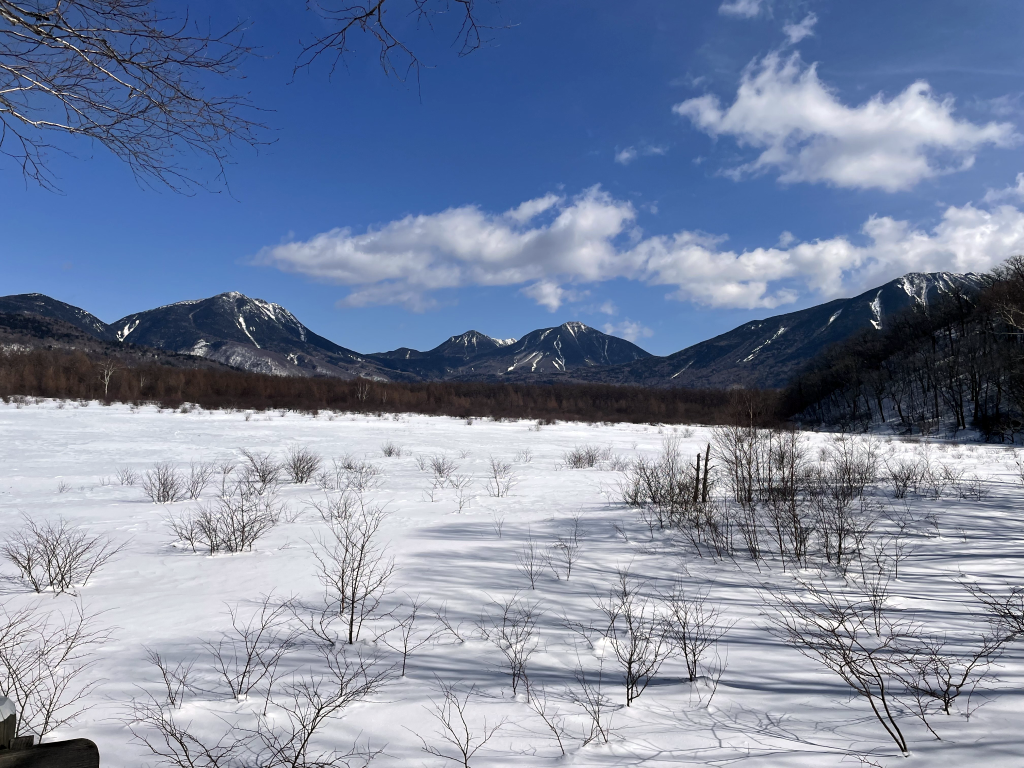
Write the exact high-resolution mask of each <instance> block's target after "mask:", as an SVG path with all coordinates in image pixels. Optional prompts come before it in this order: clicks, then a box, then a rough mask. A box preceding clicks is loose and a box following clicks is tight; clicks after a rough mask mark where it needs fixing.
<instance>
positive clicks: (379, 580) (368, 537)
mask: <svg viewBox="0 0 1024 768" xmlns="http://www.w3.org/2000/svg"><path fill="white" fill-rule="evenodd" d="M350 510H351V511H350V513H349V514H348V515H347V516H344V517H340V516H339V517H333V516H332V517H331V519H330V520H329V521H328V533H327V534H326V535H319V536H317V546H316V547H314V549H313V555H314V557H315V558H316V561H317V575H318V576H319V578H320V582H321V583H322V584H323V585H324V589H325V591H326V595H325V605H324V608H323V610H322V611H321V617H322V618H321V619H320V627H322V628H323V629H324V630H325V631H329V623H330V622H331V621H333V620H340V621H341V623H342V624H343V626H344V627H345V633H344V634H345V640H346V642H347V643H348V644H349V645H351V644H353V643H354V642H355V641H356V640H358V639H359V632H360V630H361V629H362V626H363V623H364V622H365V621H366V620H367V619H368V618H370V617H371V616H372V615H374V614H375V613H376V611H377V609H378V607H379V606H380V603H381V601H382V600H383V599H384V597H385V595H386V594H387V590H388V581H389V580H390V579H391V575H392V574H393V573H394V570H395V561H394V558H391V557H388V555H387V550H386V548H385V547H384V546H383V545H381V544H380V543H379V542H378V540H377V539H378V533H379V531H380V526H381V524H382V523H383V522H384V519H385V518H386V516H387V513H386V511H385V510H384V508H383V507H380V506H370V505H367V504H365V503H364V501H363V499H362V498H361V497H360V498H358V499H357V501H356V502H355V503H353V504H352V505H351V506H350ZM328 637H329V635H328Z"/></svg>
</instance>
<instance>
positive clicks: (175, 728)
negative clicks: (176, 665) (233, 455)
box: [124, 414, 253, 768]
mask: <svg viewBox="0 0 1024 768" xmlns="http://www.w3.org/2000/svg"><path fill="white" fill-rule="evenodd" d="M248 416H249V414H246V417H247V418H246V421H248ZM130 707H131V709H130V711H129V714H128V715H127V716H125V718H124V723H125V725H126V726H127V728H128V730H130V731H131V733H132V740H133V741H135V742H136V743H138V744H141V745H142V746H144V747H145V748H146V749H148V750H149V751H150V753H151V754H152V755H153V756H154V757H156V758H158V759H159V760H160V762H161V763H162V764H163V765H170V766H173V768H234V766H237V765H239V764H240V762H239V761H240V760H241V759H242V757H243V755H244V753H245V751H246V748H247V747H248V745H249V743H250V742H251V741H252V738H253V737H252V734H248V733H241V732H240V731H238V730H237V729H235V728H228V729H227V732H226V733H225V734H224V735H223V736H221V738H220V739H218V740H217V741H216V742H215V743H214V742H211V741H204V740H203V739H201V738H200V737H199V736H198V735H196V733H195V732H194V730H193V728H192V722H191V720H187V721H184V720H179V718H178V715H177V714H176V712H175V710H176V709H177V707H176V706H175V705H174V704H173V703H171V702H169V701H164V700H161V699H158V698H156V697H155V696H150V697H149V698H148V700H143V701H140V700H139V699H134V698H133V699H132V701H131V705H130Z"/></svg>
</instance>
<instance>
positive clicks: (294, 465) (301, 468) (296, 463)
mask: <svg viewBox="0 0 1024 768" xmlns="http://www.w3.org/2000/svg"><path fill="white" fill-rule="evenodd" d="M323 461H324V460H323V457H322V456H320V454H319V453H317V452H316V451H314V450H312V449H310V448H308V447H307V446H295V447H292V448H291V449H289V451H288V455H287V456H286V457H285V460H284V471H285V472H286V473H287V475H288V479H289V480H290V481H291V482H293V483H297V484H298V485H305V484H306V483H308V482H309V481H310V480H312V479H313V477H314V476H315V475H316V473H317V472H319V471H320V467H321V466H322V465H323Z"/></svg>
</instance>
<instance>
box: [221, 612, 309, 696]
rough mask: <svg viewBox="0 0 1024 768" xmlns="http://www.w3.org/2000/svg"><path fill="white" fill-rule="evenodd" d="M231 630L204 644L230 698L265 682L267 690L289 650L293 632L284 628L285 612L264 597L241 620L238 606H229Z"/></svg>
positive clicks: (247, 691)
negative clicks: (215, 640)
mask: <svg viewBox="0 0 1024 768" xmlns="http://www.w3.org/2000/svg"><path fill="white" fill-rule="evenodd" d="M228 614H229V616H230V617H231V630H230V631H228V632H224V633H222V635H221V637H220V639H219V640H218V641H217V642H209V643H206V644H205V645H206V649H207V650H208V651H209V653H210V656H211V659H212V661H213V668H214V669H215V670H216V672H217V675H218V677H219V678H220V679H221V680H222V681H223V683H224V685H225V686H226V687H227V689H228V691H229V692H230V694H231V697H232V698H234V699H242V698H244V697H246V696H248V695H249V694H250V693H251V692H252V691H253V690H255V689H256V687H257V686H258V685H260V683H266V687H267V689H268V692H267V697H269V696H270V693H269V689H270V688H271V687H272V686H273V681H274V678H275V676H276V675H277V668H278V666H279V665H280V663H281V660H282V658H284V656H285V654H287V653H288V652H289V651H290V650H292V648H293V646H294V642H295V633H294V632H293V631H291V630H290V629H288V627H287V625H286V623H285V618H286V616H287V615H288V609H287V607H286V606H284V605H276V606H275V605H273V604H272V602H271V598H270V596H264V597H263V599H262V600H261V602H260V604H259V605H258V606H257V609H256V610H255V611H253V612H252V613H251V614H250V615H249V616H248V617H246V618H243V617H242V614H241V611H240V610H239V607H238V606H229V607H228Z"/></svg>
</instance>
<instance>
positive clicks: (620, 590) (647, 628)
mask: <svg viewBox="0 0 1024 768" xmlns="http://www.w3.org/2000/svg"><path fill="white" fill-rule="evenodd" d="M645 586H646V585H645V584H644V583H643V582H641V581H639V580H637V579H634V578H633V577H632V576H631V575H630V574H629V572H628V571H620V572H619V579H618V583H617V584H616V585H615V586H614V587H613V588H612V590H611V593H610V594H609V596H608V598H607V599H606V600H604V601H603V602H602V603H601V605H600V607H601V610H602V611H603V612H604V614H605V617H606V619H607V621H608V625H607V627H606V629H604V630H603V634H604V636H605V638H606V639H607V640H609V641H610V644H611V646H612V650H613V652H614V654H615V659H616V660H617V661H618V663H619V667H620V668H621V670H622V673H623V677H624V682H625V687H626V706H627V707H628V706H630V705H631V704H632V703H633V701H635V700H636V699H637V698H638V697H639V696H640V694H642V693H643V692H644V690H646V688H647V686H648V685H649V684H650V683H651V681H652V680H653V679H654V678H655V677H656V676H657V674H658V672H659V670H660V669H661V666H662V664H663V663H664V662H665V660H666V659H667V658H668V656H669V652H670V646H669V644H668V642H667V639H666V636H665V629H664V623H663V622H662V621H661V620H660V618H659V617H658V614H657V604H656V602H655V601H654V600H653V599H651V598H649V597H647V596H645V595H644V594H643V588H644V587H645Z"/></svg>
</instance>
